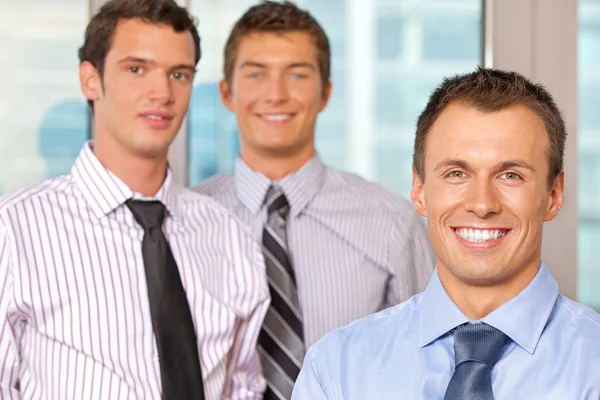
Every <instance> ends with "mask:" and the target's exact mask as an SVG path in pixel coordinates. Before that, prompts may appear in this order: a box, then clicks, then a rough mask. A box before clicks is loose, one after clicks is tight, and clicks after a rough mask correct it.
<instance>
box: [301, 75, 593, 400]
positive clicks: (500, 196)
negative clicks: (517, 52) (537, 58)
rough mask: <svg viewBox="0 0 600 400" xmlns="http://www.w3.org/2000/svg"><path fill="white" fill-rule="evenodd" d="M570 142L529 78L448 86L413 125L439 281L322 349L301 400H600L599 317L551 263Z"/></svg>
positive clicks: (331, 338)
mask: <svg viewBox="0 0 600 400" xmlns="http://www.w3.org/2000/svg"><path fill="white" fill-rule="evenodd" d="M565 137H566V132H565V125H564V121H563V119H562V117H561V114H560V112H559V110H558V108H557V106H556V104H555V103H554V101H553V100H552V97H551V96H550V94H549V93H548V92H547V91H546V90H545V89H544V88H543V87H542V86H540V85H535V84H533V83H531V82H529V81H528V80H527V79H526V78H524V77H523V76H520V75H518V74H516V73H511V72H504V71H499V70H493V69H482V68H480V69H478V70H477V71H475V72H473V73H470V74H467V75H462V76H456V77H453V78H450V79H447V80H445V81H444V82H443V84H442V85H441V86H440V87H439V88H438V89H437V90H436V91H435V92H434V93H433V95H432V96H431V98H430V100H429V103H428V104H427V106H426V108H425V110H424V111H423V113H422V114H421V116H420V117H419V120H418V122H417V133H416V139H415V153H414V159H413V171H414V172H413V190H412V196H411V197H412V201H413V203H414V206H415V209H416V210H417V211H418V212H419V213H420V214H421V215H423V216H425V217H427V219H428V227H429V238H430V241H431V244H432V246H433V249H434V251H435V253H436V272H435V273H434V275H433V277H432V279H431V281H430V282H429V285H428V287H427V289H426V290H425V291H424V292H423V293H420V294H418V295H416V296H414V297H412V298H411V299H410V300H408V301H406V302H404V303H402V304H400V305H398V306H395V307H393V308H391V309H387V310H385V311H382V312H380V313H378V314H374V315H371V316H368V317H365V318H363V319H360V320H358V321H355V322H353V323H352V324H350V325H348V326H346V327H344V328H340V329H337V330H335V331H333V332H331V333H330V334H328V335H327V336H325V337H324V338H323V339H322V340H321V341H319V342H318V343H317V344H315V345H314V346H313V347H312V348H311V349H310V351H309V352H308V354H307V355H306V357H305V360H304V365H303V368H302V371H301V373H300V376H299V378H298V380H297V382H296V386H295V389H294V394H293V397H292V398H293V399H295V400H301V399H302V400H303V399H310V400H316V399H330V400H334V399H347V400H349V399H411V400H412V399H444V400H455V399H469V400H475V399H476V400H491V399H494V398H495V399H528V400H531V399H544V400H552V399H557V400H559V399H560V400H565V399H569V400H571V399H573V400H574V399H577V400H587V399H594V400H598V399H600V316H599V315H598V314H597V313H596V312H594V311H593V310H592V309H590V308H589V307H586V306H583V305H581V304H578V303H575V302H574V301H572V300H569V299H568V298H566V297H564V296H561V295H559V293H558V285H557V283H556V281H555V280H554V278H553V277H552V275H551V273H550V271H549V270H548V268H547V267H546V265H545V264H544V262H542V261H541V245H542V227H543V223H544V222H545V221H550V220H552V219H554V217H556V215H557V214H558V212H559V209H560V207H561V205H562V202H563V188H564V173H563V153H564V144H565Z"/></svg>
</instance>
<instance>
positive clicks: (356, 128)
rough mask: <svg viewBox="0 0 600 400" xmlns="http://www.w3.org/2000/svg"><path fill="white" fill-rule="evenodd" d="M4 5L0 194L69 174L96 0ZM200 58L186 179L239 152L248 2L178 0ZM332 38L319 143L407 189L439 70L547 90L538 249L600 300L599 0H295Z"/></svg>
mask: <svg viewBox="0 0 600 400" xmlns="http://www.w3.org/2000/svg"><path fill="white" fill-rule="evenodd" d="M4 1H8V2H9V3H8V7H2V9H3V11H2V12H0V46H1V48H2V50H3V51H2V52H0V77H2V78H1V80H0V125H1V126H2V128H3V132H2V134H1V135H0V194H1V193H3V192H4V193H5V192H7V191H11V190H15V189H17V188H20V187H23V186H26V185H30V184H35V183H37V182H40V181H41V180H43V179H46V178H50V177H54V176H56V175H59V174H63V173H67V172H69V170H70V166H71V164H72V163H73V161H74V159H75V158H76V157H77V154H78V153H79V150H80V148H81V146H82V144H83V142H84V141H85V140H87V139H88V138H90V137H91V136H92V133H91V132H90V116H89V115H88V111H87V107H86V102H85V100H84V98H83V96H82V95H81V92H80V90H79V81H78V59H77V49H78V47H79V46H80V45H81V44H82V40H83V32H84V30H85V27H86V25H87V22H88V20H89V18H90V15H92V14H93V13H94V12H95V10H97V8H98V7H99V6H100V5H101V3H102V0H18V1H17V0H4ZM178 2H179V3H180V4H182V5H185V6H187V7H188V8H189V9H190V10H191V12H192V14H194V15H195V16H196V17H197V18H198V21H199V31H200V35H201V38H202V53H203V57H202V60H201V61H200V64H199V66H198V70H199V72H198V74H197V77H196V81H195V86H194V92H193V97H192V102H191V106H190V111H189V114H188V118H187V121H186V124H185V126H184V127H183V129H182V132H181V133H180V135H179V137H178V139H177V141H176V143H175V145H174V146H173V148H172V151H171V162H172V165H173V167H174V170H175V173H176V178H177V179H178V180H179V181H180V182H181V183H183V184H186V185H194V184H197V183H198V182H200V181H202V180H203V179H206V178H208V177H210V176H212V175H214V174H216V173H219V172H230V171H231V170H232V168H233V162H234V159H235V157H236V156H237V154H238V151H239V145H238V138H237V130H236V126H235V120H234V117H233V115H232V114H230V113H229V112H228V111H226V110H225V108H224V107H223V106H222V105H221V102H220V99H219V96H218V92H217V84H218V80H219V79H220V78H221V71H222V61H223V58H222V49H223V46H224V43H225V40H226V38H227V35H228V33H229V30H230V28H231V26H232V24H233V22H234V21H235V20H236V19H237V18H239V16H240V15H241V14H242V13H243V12H244V11H245V10H246V9H247V8H248V7H249V6H251V5H253V4H255V3H256V2H255V1H250V0H181V1H178ZM296 3H297V4H299V5H300V6H302V7H304V8H307V9H309V10H310V11H311V12H312V13H313V15H314V16H316V18H317V19H318V20H319V22H320V23H321V24H322V25H323V26H324V28H325V30H326V32H327V34H328V36H329V39H330V42H331V45H332V68H333V69H332V81H333V86H334V90H333V97H332V100H331V102H330V104H329V106H328V108H327V109H326V111H325V112H323V113H322V114H321V116H320V119H319V122H318V128H317V148H318V151H319V153H320V155H321V157H322V158H323V160H324V161H325V162H326V163H328V164H329V165H332V166H335V167H338V168H343V169H346V170H350V171H353V172H355V173H357V174H360V175H362V176H364V177H365V178H367V179H371V180H374V181H377V182H380V183H381V184H382V185H384V186H385V187H387V188H388V189H390V190H392V191H393V192H395V193H397V194H399V195H403V196H408V195H409V193H410V184H411V178H412V177H411V157H412V144H413V138H414V129H415V121H416V117H417V115H418V114H419V113H420V111H421V110H422V109H423V107H424V105H425V103H426V101H427V99H428V96H429V94H430V93H431V91H432V89H433V88H434V87H435V86H436V85H437V84H439V82H440V81H441V79H442V77H444V76H449V75H453V74H456V73H461V72H467V71H471V70H473V69H474V68H475V67H476V66H477V65H485V66H495V67H499V68H506V69H513V70H517V71H519V72H521V73H523V74H525V75H527V76H529V77H530V78H531V79H533V80H535V81H539V82H542V83H543V84H545V85H546V86H547V87H548V89H549V90H550V91H551V92H552V93H553V95H554V96H555V97H556V100H557V102H558V103H559V105H560V107H561V109H562V110H563V111H564V113H565V119H566V121H567V125H568V128H569V139H568V143H567V154H566V180H567V190H566V192H567V201H566V203H565V207H564V209H563V210H562V211H561V215H560V217H559V218H558V220H557V221H555V222H552V223H551V224H549V225H548V226H547V227H546V231H545V238H544V241H545V243H544V246H545V249H544V259H545V260H546V262H547V263H548V264H549V266H550V267H551V269H552V271H553V273H554V274H555V276H556V278H557V279H558V281H559V283H560V285H561V290H562V291H563V293H565V294H566V295H568V296H570V297H572V298H576V299H577V300H579V301H581V302H584V303H587V304H589V305H591V306H593V307H595V308H596V309H599V310H600V108H599V107H600V68H598V67H597V64H596V62H598V61H600V0H579V1H576V0H298V1H296Z"/></svg>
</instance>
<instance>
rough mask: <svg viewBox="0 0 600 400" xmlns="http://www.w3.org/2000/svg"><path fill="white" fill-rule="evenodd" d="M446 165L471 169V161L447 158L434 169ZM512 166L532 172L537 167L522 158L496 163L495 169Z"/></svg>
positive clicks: (500, 169)
mask: <svg viewBox="0 0 600 400" xmlns="http://www.w3.org/2000/svg"><path fill="white" fill-rule="evenodd" d="M446 167H456V168H462V169H466V170H470V169H471V167H470V166H469V163H468V162H466V161H463V160H453V159H446V160H442V161H440V162H439V163H437V165H436V166H435V168H434V171H437V170H439V169H442V168H446ZM510 168H525V169H528V170H530V171H532V172H535V168H534V167H533V166H532V165H531V164H529V163H526V162H525V161H522V160H508V161H502V162H500V163H498V164H496V165H495V166H494V168H493V169H494V170H495V171H503V170H505V169H510Z"/></svg>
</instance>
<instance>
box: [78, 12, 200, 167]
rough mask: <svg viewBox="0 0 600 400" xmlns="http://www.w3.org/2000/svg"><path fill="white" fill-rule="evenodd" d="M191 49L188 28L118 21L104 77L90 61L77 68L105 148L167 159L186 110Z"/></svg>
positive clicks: (192, 62) (99, 140)
mask: <svg viewBox="0 0 600 400" xmlns="http://www.w3.org/2000/svg"><path fill="white" fill-rule="evenodd" d="M195 52H196V50H195V45H194V40H193V38H192V35H191V33H190V32H189V31H185V32H175V31H174V30H173V28H171V27H170V26H168V25H164V24H156V23H147V22H144V21H142V20H141V19H129V20H122V21H120V22H119V23H118V24H117V27H116V29H115V33H114V37H113V39H112V42H111V47H110V50H109V51H108V53H107V55H106V59H105V63H104V74H103V76H102V77H100V75H99V73H98V71H97V70H96V68H95V67H94V66H93V65H92V64H91V63H90V62H88V61H86V62H83V63H82V65H81V67H80V78H81V85H82V89H83V92H84V94H85V95H86V97H87V98H88V99H89V100H92V101H94V119H95V130H96V132H95V134H96V140H97V143H98V144H99V145H101V146H102V148H103V150H104V151H105V152H107V153H112V154H121V155H123V156H126V157H142V158H160V159H163V158H164V159H166V156H167V151H168V148H169V145H170V144H171V142H172V141H173V140H174V138H175V136H176V135H177V132H178V130H179V128H180V126H181V123H182V120H183V118H184V116H185V114H186V112H187V109H188V105H189V100H190V95H191V90H192V81H193V77H194V69H195V55H196V53H195Z"/></svg>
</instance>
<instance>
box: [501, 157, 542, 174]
mask: <svg viewBox="0 0 600 400" xmlns="http://www.w3.org/2000/svg"><path fill="white" fill-rule="evenodd" d="M510 168H525V169H528V170H530V171H531V172H535V168H534V167H533V165H531V164H529V163H526V162H525V161H522V160H509V161H504V162H502V163H500V164H498V166H497V167H496V170H498V171H502V170H505V169H510Z"/></svg>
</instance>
